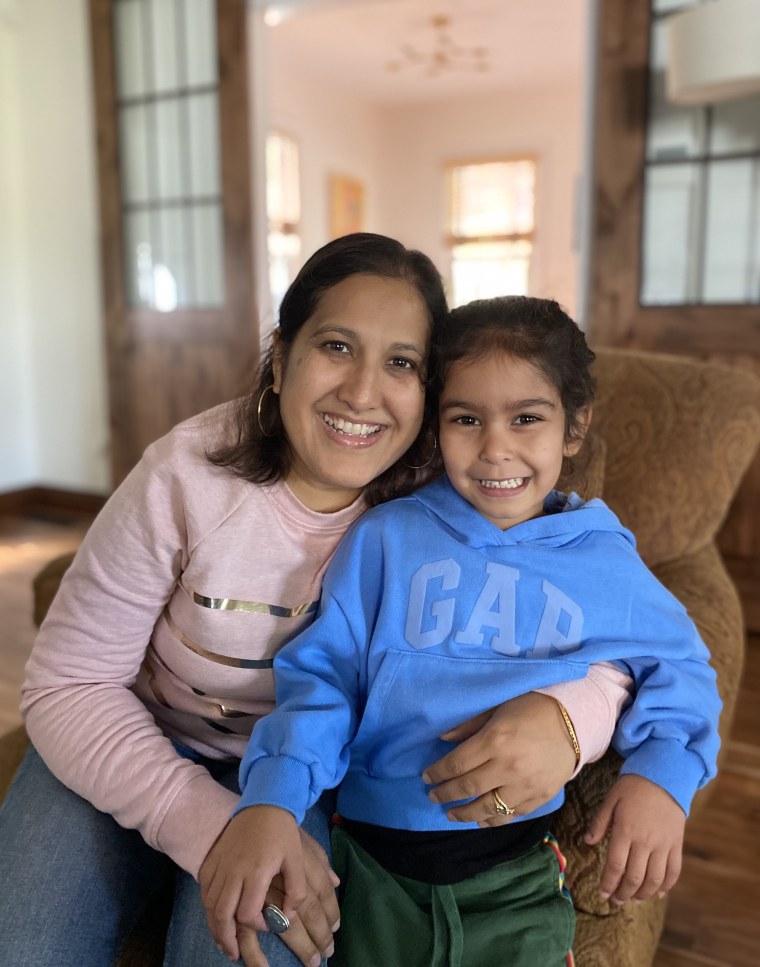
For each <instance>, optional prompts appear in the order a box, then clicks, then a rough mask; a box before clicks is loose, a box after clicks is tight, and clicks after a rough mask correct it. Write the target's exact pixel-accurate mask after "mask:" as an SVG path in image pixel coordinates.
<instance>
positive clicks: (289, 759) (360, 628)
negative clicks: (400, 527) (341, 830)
mask: <svg viewBox="0 0 760 967" xmlns="http://www.w3.org/2000/svg"><path fill="white" fill-rule="evenodd" d="M362 535H363V530H362V528H361V522H360V523H359V524H358V525H355V528H354V530H353V531H352V532H351V533H350V534H349V536H348V537H347V538H345V539H344V541H343V543H342V544H341V545H340V547H339V548H338V552H337V554H336V556H335V558H334V559H333V561H332V563H331V564H330V567H329V568H328V571H327V574H326V576H325V581H324V584H323V588H322V599H321V602H320V607H319V613H318V614H317V617H316V619H315V620H314V622H313V623H312V624H311V625H310V626H309V627H308V628H306V629H305V630H304V631H303V632H301V634H300V635H298V636H297V637H296V638H295V639H294V640H293V641H292V642H290V643H289V644H288V645H286V646H285V647H284V648H283V649H281V651H280V652H279V653H278V654H277V656H276V657H275V661H274V672H275V687H276V699H277V704H276V706H275V708H274V710H273V711H272V712H270V714H269V715H266V716H264V718H262V719H260V720H259V721H258V722H257V723H256V726H255V728H254V730H253V734H252V735H251V740H250V742H249V744H248V748H247V749H246V752H245V755H244V756H243V759H242V761H241V764H240V788H241V790H242V796H241V800H240V804H239V806H238V808H237V810H236V812H239V811H240V810H241V809H245V808H246V807H247V806H256V805H270V806H279V807H280V808H281V809H285V810H287V811H288V812H290V813H292V814H293V816H294V817H295V819H296V822H297V823H299V824H300V823H301V822H302V821H303V817H304V814H305V813H306V811H307V810H308V809H309V808H310V807H311V806H312V805H313V804H314V803H315V802H316V801H317V799H318V798H319V797H320V795H321V794H322V792H323V791H324V790H325V789H331V788H333V787H335V786H337V785H338V784H339V783H340V781H341V779H342V778H343V776H344V775H345V773H346V770H347V768H348V763H349V748H348V747H349V743H350V742H351V740H352V739H353V737H354V735H355V733H356V729H357V726H358V718H359V709H360V704H361V702H362V693H363V691H364V690H365V687H366V684H365V683H366V678H365V675H364V673H363V670H362V668H363V665H364V660H363V656H364V654H365V652H366V643H367V642H368V641H369V640H370V639H371V636H372V618H371V613H372V611H373V610H374V608H373V604H372V602H373V601H376V600H377V598H379V594H380V589H379V585H380V583H381V582H380V581H379V579H378V578H379V575H380V574H381V573H382V572H381V564H380V562H379V561H378V560H376V559H377V558H378V557H379V553H378V551H377V549H376V548H373V547H372V546H371V544H370V542H369V541H366V540H363V539H362ZM363 578H364V580H363ZM338 589H339V591H340V598H341V599H342V600H345V601H347V602H353V606H352V607H351V608H350V612H351V617H350V618H349V617H348V614H347V610H346V609H344V608H343V606H342V605H341V603H340V601H339V597H338ZM373 589H375V590H374V591H373Z"/></svg>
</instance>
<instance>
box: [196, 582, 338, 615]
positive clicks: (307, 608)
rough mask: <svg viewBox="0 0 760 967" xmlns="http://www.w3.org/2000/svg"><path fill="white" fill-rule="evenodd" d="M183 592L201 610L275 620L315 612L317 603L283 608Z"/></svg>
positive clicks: (310, 602) (259, 602)
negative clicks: (209, 609)
mask: <svg viewBox="0 0 760 967" xmlns="http://www.w3.org/2000/svg"><path fill="white" fill-rule="evenodd" d="M185 591H187V593H188V594H189V595H190V596H191V597H192V599H193V601H194V602H195V603H196V604H199V605H200V606H201V607H202V608H211V609H212V610H213V611H242V612H245V613H247V614H268V615H272V616H273V617H275V618H300V617H301V616H302V615H305V614H311V613H312V612H313V611H316V610H317V605H318V604H319V601H307V602H306V603H305V604H297V605H296V606H295V608H285V607H283V606H282V605H279V604H266V603H265V602H263V601H241V600H240V599H239V598H209V597H207V596H206V595H205V594H198V592H197V591H193V590H192V589H191V588H188V587H185Z"/></svg>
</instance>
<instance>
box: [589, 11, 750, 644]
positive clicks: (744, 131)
mask: <svg viewBox="0 0 760 967" xmlns="http://www.w3.org/2000/svg"><path fill="white" fill-rule="evenodd" d="M694 2H699V0H685V3H684V4H681V5H680V6H681V8H683V7H684V6H688V5H690V4H693V3H694ZM598 9H599V30H598V39H597V44H598V50H597V57H598V59H597V77H596V94H595V127H594V131H595V145H594V176H593V177H594V191H593V199H594V201H593V204H594V213H593V223H592V224H593V228H592V257H591V266H592V270H591V280H590V293H589V319H588V323H589V331H590V335H591V341H592V343H593V344H596V345H611V346H631V347H637V348H640V349H648V350H653V351H657V352H667V353H677V354H685V355H694V356H698V357H700V358H704V359H713V360H715V361H718V362H722V363H727V364H729V365H732V366H738V367H744V368H748V369H751V370H754V371H756V372H758V374H760V304H758V303H759V302H760V259H758V244H759V243H760V194H759V192H760V99H757V98H756V99H755V100H754V101H752V100H745V101H744V102H735V103H726V104H719V105H713V106H702V107H695V108H684V107H679V106H677V105H671V104H669V103H668V102H667V99H666V97H665V95H664V91H663V85H664V71H663V69H662V68H663V63H662V61H663V60H664V58H665V57H666V47H665V45H664V43H663V34H664V32H665V31H666V30H667V26H666V19H667V16H669V15H672V12H673V11H674V10H677V9H678V5H676V4H674V3H673V2H672V0H659V2H658V0H652V2H651V3H650V0H600V2H599V6H598ZM739 131H740V133H741V136H739V134H738V133H737V132H739ZM732 132H733V133H732ZM745 183H746V196H745V195H742V194H741V193H742V192H743V191H745V189H744V187H743V186H744V185H745ZM721 192H722V194H721ZM721 219H722V220H723V221H722V222H721ZM727 220H728V222H727ZM753 220H754V221H753ZM727 224H730V226H731V230H730V232H728V233H727V232H726V225H727ZM726 240H728V245H727V244H726ZM721 243H722V244H723V247H724V249H725V248H727V247H730V248H735V249H736V252H735V253H734V254H737V253H738V261H739V263H740V264H738V265H737V264H734V263H733V262H731V261H730V260H727V259H725V257H724V256H725V252H724V253H723V254H721V251H720V245H721ZM722 258H723V259H724V260H723V261H722V262H721V259H722ZM705 499H706V500H709V495H705ZM758 507H760V457H758V458H756V459H755V461H754V463H753V464H752V466H751V467H750V469H749V471H748V474H747V476H746V478H745V480H744V482H743V484H742V486H741V489H740V491H739V493H738V495H737V498H736V500H735V502H734V505H733V507H732V509H731V512H730V514H729V517H728V519H727V521H726V523H725V525H724V527H723V530H722V532H721V535H720V544H721V549H722V551H723V553H724V556H725V557H726V558H727V561H728V563H729V568H730V569H731V571H732V573H733V574H734V577H735V578H736V579H737V582H738V583H739V585H740V588H741V590H742V596H743V599H744V603H745V610H746V612H747V615H748V618H750V623H751V625H752V626H753V627H755V628H758V629H759V630H760V595H758V592H757V589H758V587H760V514H758V510H757V508H758Z"/></svg>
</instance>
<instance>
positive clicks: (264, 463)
mask: <svg viewBox="0 0 760 967" xmlns="http://www.w3.org/2000/svg"><path fill="white" fill-rule="evenodd" d="M359 274H363V275H373V276H377V277H379V278H383V279H400V280H402V281H404V282H408V283H409V284H410V285H412V286H413V287H414V288H415V289H416V290H417V292H418V293H419V294H420V297H421V298H422V300H423V302H424V303H425V306H426V308H427V313H428V318H429V321H430V329H431V333H434V332H435V331H436V329H437V328H438V326H439V325H441V324H442V322H443V320H444V319H445V317H446V313H447V311H448V307H447V305H446V295H445V293H444V289H443V281H442V279H441V276H440V274H439V272H438V270H437V269H436V267H435V266H434V265H433V263H432V262H431V260H430V259H429V258H428V257H427V255H423V253H422V252H417V251H415V250H413V249H407V248H405V247H404V246H403V245H402V244H401V242H397V241H396V240H395V239H392V238H388V237H386V236H385V235H375V234H373V233H371V232H357V233H354V234H352V235H344V236H343V237H341V238H337V239H335V240H334V241H332V242H328V243H327V245H324V246H323V247H322V248H320V249H318V250H317V251H316V252H315V253H314V254H313V255H312V256H311V258H310V259H308V261H307V262H306V263H305V264H304V266H303V268H302V269H301V271H300V272H299V273H298V275H297V276H296V277H295V279H294V280H293V282H292V284H291V285H290V287H289V289H288V291H287V292H286V293H285V297H284V298H283V300H282V304H281V305H280V319H279V327H278V330H277V332H278V346H277V352H278V353H279V354H282V358H283V360H284V361H286V360H287V357H288V354H289V353H290V349H291V347H292V345H293V341H294V340H295V338H296V336H297V335H298V333H299V332H300V330H301V327H302V326H303V325H304V324H305V323H306V322H307V320H308V319H309V318H310V317H311V316H312V315H313V314H314V312H315V310H316V308H317V304H318V303H319V300H320V298H321V297H322V296H323V295H324V294H325V292H327V291H328V289H331V288H332V287H333V286H335V285H337V284H338V283H339V282H342V281H343V280H344V279H347V278H349V277H350V276H353V275H359ZM274 355H275V352H274V347H270V349H269V350H268V351H267V353H266V354H265V356H264V358H263V360H262V362H261V367H260V369H259V374H258V378H257V379H256V381H255V383H254V385H253V387H252V389H251V392H250V393H249V394H248V395H247V396H245V397H243V398H242V399H241V400H239V401H238V402H237V404H236V406H235V409H234V411H233V416H232V419H233V422H234V432H233V442H232V443H230V444H228V445H225V446H221V447H219V448H217V449H216V450H213V451H212V452H210V453H208V454H207V457H208V459H209V460H210V461H211V463H213V464H215V465H216V466H219V467H227V468H228V469H229V470H230V471H232V472H233V473H235V474H237V475H238V476H240V477H243V478H244V479H245V480H250V481H251V482H252V483H258V484H267V483H269V484H271V483H275V482H276V481H278V480H284V479H285V478H286V477H287V475H288V472H289V471H290V467H291V464H292V460H293V453H292V450H291V446H290V443H289V441H288V439H287V436H286V435H285V429H284V427H283V425H282V421H281V419H280V409H279V402H278V397H277V396H276V395H275V394H274V393H272V392H266V390H267V389H268V388H269V387H270V386H271V385H272V384H273V383H274ZM259 406H260V412H259ZM432 415H433V414H432V410H431V408H430V406H429V405H428V403H427V398H426V404H425V416H424V419H423V424H422V429H421V430H420V433H419V434H418V436H417V439H416V440H415V441H414V443H413V444H412V445H411V446H410V447H409V449H408V450H407V451H406V453H405V454H404V455H403V457H402V458H401V459H400V460H398V461H397V462H396V463H395V464H394V465H393V466H392V467H389V468H388V470H386V471H385V472H384V473H382V474H381V475H380V476H379V477H377V478H376V479H375V480H373V481H371V482H370V483H369V484H368V485H367V487H366V488H365V490H364V495H365V499H366V501H367V503H368V504H369V505H370V506H373V505H374V504H378V503H381V502H382V501H384V500H389V499H390V498H391V497H396V496H401V495H402V494H404V493H409V492H410V491H411V490H412V489H413V488H414V486H415V485H417V484H418V482H419V475H418V473H417V470H416V469H414V468H417V467H420V466H422V465H423V464H425V463H426V461H427V460H428V458H429V457H430V454H431V452H432V451H433V447H434V441H435V436H434V431H433V429H432V426H433V420H432V418H431V417H432ZM262 428H263V429H262ZM402 460H403V463H402Z"/></svg>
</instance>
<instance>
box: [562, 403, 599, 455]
mask: <svg viewBox="0 0 760 967" xmlns="http://www.w3.org/2000/svg"><path fill="white" fill-rule="evenodd" d="M592 413H593V410H592V408H591V406H584V407H583V409H582V410H578V413H577V414H576V417H575V426H574V428H573V435H572V436H571V437H568V438H567V439H566V440H565V449H564V455H565V456H566V457H574V456H575V455H576V453H577V452H578V451H579V450H580V448H581V446H582V445H583V441H584V440H585V439H586V434H587V433H588V428H589V427H590V426H591V416H592Z"/></svg>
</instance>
